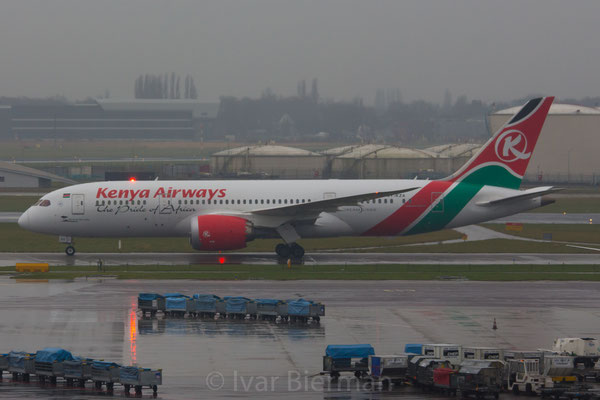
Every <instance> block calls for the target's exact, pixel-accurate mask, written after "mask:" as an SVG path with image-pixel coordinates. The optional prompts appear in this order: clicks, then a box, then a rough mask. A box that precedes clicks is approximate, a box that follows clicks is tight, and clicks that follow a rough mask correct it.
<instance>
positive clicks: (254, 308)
mask: <svg viewBox="0 0 600 400" xmlns="http://www.w3.org/2000/svg"><path fill="white" fill-rule="evenodd" d="M246 313H247V315H249V316H250V318H252V319H256V318H258V315H257V313H258V304H256V301H255V300H249V301H248V303H246Z"/></svg>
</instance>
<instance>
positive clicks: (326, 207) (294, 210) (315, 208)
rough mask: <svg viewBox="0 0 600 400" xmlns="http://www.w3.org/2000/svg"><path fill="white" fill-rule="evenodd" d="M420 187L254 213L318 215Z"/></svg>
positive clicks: (253, 212)
mask: <svg viewBox="0 0 600 400" xmlns="http://www.w3.org/2000/svg"><path fill="white" fill-rule="evenodd" d="M416 189H420V188H419V187H411V188H407V189H399V190H391V191H388V192H372V193H363V194H357V195H352V196H344V197H335V198H333V199H323V200H316V201H311V202H310V203H302V204H291V205H287V206H283V207H274V208H266V209H262V210H256V211H252V214H256V215H269V216H290V217H291V216H300V215H315V214H316V215H318V214H319V213H321V212H323V211H337V210H338V209H339V208H340V207H344V206H355V205H357V204H358V203H361V202H364V201H369V200H374V199H378V198H381V197H387V196H393V195H395V194H400V193H406V192H410V191H413V190H416Z"/></svg>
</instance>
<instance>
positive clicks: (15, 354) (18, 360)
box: [8, 351, 35, 368]
mask: <svg viewBox="0 0 600 400" xmlns="http://www.w3.org/2000/svg"><path fill="white" fill-rule="evenodd" d="M30 356H35V353H33V354H31V353H26V352H24V351H11V352H10V353H8V364H9V365H10V366H11V367H17V368H25V358H26V357H30Z"/></svg>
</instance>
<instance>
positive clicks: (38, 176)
mask: <svg viewBox="0 0 600 400" xmlns="http://www.w3.org/2000/svg"><path fill="white" fill-rule="evenodd" d="M53 181H54V182H60V183H66V184H70V185H73V184H75V183H77V182H75V181H74V180H72V179H68V178H64V177H62V176H58V175H55V174H51V173H48V172H45V171H41V170H39V169H34V168H29V167H26V166H24V165H19V164H14V163H8V162H4V161H0V188H36V187H40V188H49V187H51V185H52V182H53Z"/></svg>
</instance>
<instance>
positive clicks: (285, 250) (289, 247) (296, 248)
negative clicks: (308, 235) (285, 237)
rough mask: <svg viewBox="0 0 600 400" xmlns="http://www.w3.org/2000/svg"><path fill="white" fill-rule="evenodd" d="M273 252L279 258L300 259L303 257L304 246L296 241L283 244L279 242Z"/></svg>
mask: <svg viewBox="0 0 600 400" xmlns="http://www.w3.org/2000/svg"><path fill="white" fill-rule="evenodd" d="M275 253H277V255H278V256H279V257H281V258H284V259H285V258H290V257H292V258H294V259H301V258H302V257H304V248H303V247H302V246H300V245H299V244H298V243H292V244H284V243H279V244H278V245H277V246H275Z"/></svg>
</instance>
